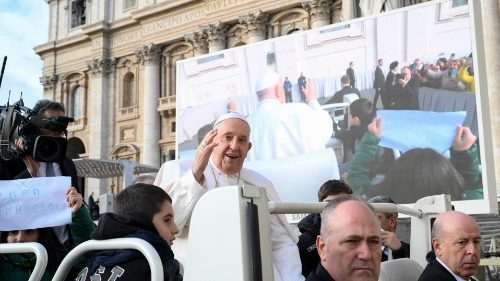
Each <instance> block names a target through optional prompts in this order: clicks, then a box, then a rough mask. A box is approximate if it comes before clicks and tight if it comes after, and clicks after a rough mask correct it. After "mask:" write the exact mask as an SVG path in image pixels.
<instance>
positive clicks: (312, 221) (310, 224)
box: [297, 214, 321, 276]
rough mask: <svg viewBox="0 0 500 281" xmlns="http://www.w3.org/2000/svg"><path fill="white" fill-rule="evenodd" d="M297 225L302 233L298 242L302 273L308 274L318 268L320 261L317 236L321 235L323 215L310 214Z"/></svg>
mask: <svg viewBox="0 0 500 281" xmlns="http://www.w3.org/2000/svg"><path fill="white" fill-rule="evenodd" d="M297 226H298V228H299V230H300V232H301V233H302V234H301V235H300V236H299V242H298V243H297V247H299V254H300V260H301V262H302V275H304V276H308V275H309V273H310V272H311V271H314V270H315V269H316V267H317V266H318V263H319V255H318V250H317V249H316V237H317V236H318V235H319V231H320V228H321V216H320V215H319V214H309V215H308V216H306V217H305V218H303V219H302V220H301V221H300V222H299V223H298V224H297Z"/></svg>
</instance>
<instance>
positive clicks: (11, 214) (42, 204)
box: [0, 177, 71, 231]
mask: <svg viewBox="0 0 500 281" xmlns="http://www.w3.org/2000/svg"><path fill="white" fill-rule="evenodd" d="M69 186H71V178H70V177H43V178H30V179H22V180H11V181H0V231H9V230H22V229H33V228H42V227H51V226H58V225H65V224H70V223H71V210H70V208H69V207H68V203H67V202H66V194H65V191H66V189H67V188H68V187H69Z"/></svg>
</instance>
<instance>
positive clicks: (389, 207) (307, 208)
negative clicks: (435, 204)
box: [268, 201, 423, 218]
mask: <svg viewBox="0 0 500 281" xmlns="http://www.w3.org/2000/svg"><path fill="white" fill-rule="evenodd" d="M326 204H327V203H326V202H311V203H302V202H276V201H271V202H268V208H269V213H270V214H302V213H321V212H322V211H323V209H324V208H325V206H326ZM371 205H372V206H373V208H374V209H375V210H376V211H377V212H381V213H396V212H397V213H401V214H405V215H409V216H412V217H417V218H421V217H422V216H423V213H422V211H421V210H417V209H413V208H410V207H406V206H403V205H398V204H392V203H371Z"/></svg>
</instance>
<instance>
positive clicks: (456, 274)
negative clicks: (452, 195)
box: [418, 211, 481, 281]
mask: <svg viewBox="0 0 500 281" xmlns="http://www.w3.org/2000/svg"><path fill="white" fill-rule="evenodd" d="M480 244H481V233H480V230H479V226H478V224H477V223H476V221H475V220H474V219H473V218H472V217H470V216H468V215H466V214H464V213H461V212H457V211H450V212H445V213H442V214H440V215H439V216H438V217H437V218H436V220H435V221H434V225H433V227H432V248H433V250H434V252H430V253H429V254H428V255H427V260H428V261H429V263H428V264H427V266H426V267H425V269H424V271H423V272H422V275H420V278H419V279H418V281H456V280H467V281H470V280H476V279H474V278H473V277H472V275H474V272H475V271H476V269H477V267H478V266H479V261H480V256H479V255H480V252H481V247H480Z"/></svg>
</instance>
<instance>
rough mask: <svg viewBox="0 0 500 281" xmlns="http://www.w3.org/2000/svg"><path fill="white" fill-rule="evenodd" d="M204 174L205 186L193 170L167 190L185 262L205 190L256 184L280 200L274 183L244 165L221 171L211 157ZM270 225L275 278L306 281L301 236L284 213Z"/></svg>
mask: <svg viewBox="0 0 500 281" xmlns="http://www.w3.org/2000/svg"><path fill="white" fill-rule="evenodd" d="M203 174H204V176H205V180H204V182H203V185H200V184H199V183H198V182H197V181H196V180H195V178H194V176H193V172H192V171H191V170H189V171H188V172H187V173H185V174H184V175H183V176H182V177H181V178H180V179H179V180H178V181H176V182H174V183H172V185H171V186H168V187H167V188H166V189H165V190H166V191H167V193H168V194H169V195H170V196H171V197H172V202H173V203H172V207H173V210H174V214H175V216H174V218H175V223H176V224H177V227H178V228H179V236H178V237H177V238H176V240H175V243H174V245H173V247H172V250H173V251H174V253H175V258H176V259H178V260H179V261H181V262H183V259H185V256H184V257H183V255H186V254H187V252H186V251H187V247H186V246H187V234H188V233H189V226H188V221H189V218H190V217H191V214H192V212H193V208H194V206H195V205H196V203H197V202H198V200H199V199H200V198H201V196H202V195H203V194H205V192H207V191H210V190H211V189H214V188H217V187H221V186H234V185H255V186H260V187H264V188H265V189H266V192H267V196H268V198H269V200H270V201H279V196H278V194H277V193H276V191H275V190H274V187H273V185H272V183H271V182H270V181H269V180H268V179H266V178H265V177H263V176H261V175H259V174H258V173H256V172H254V171H251V170H248V169H245V168H242V170H241V172H240V173H239V174H236V175H226V174H223V173H222V172H220V171H219V170H218V169H217V168H216V167H215V166H214V165H213V163H212V159H210V161H209V164H208V165H207V168H206V169H205V171H204V173H203ZM270 224H271V245H272V255H273V257H272V258H273V259H272V260H273V269H274V280H275V281H295V280H304V277H303V276H302V275H301V270H302V265H301V262H300V256H299V252H298V248H297V245H296V244H295V243H296V242H297V236H296V234H295V233H294V232H293V230H292V229H291V228H290V225H289V224H288V222H287V220H286V217H285V216H284V215H270ZM183 240H184V241H183ZM181 247H182V248H183V249H182V252H179V251H177V250H178V249H179V248H181ZM179 250H180V249H179Z"/></svg>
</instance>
